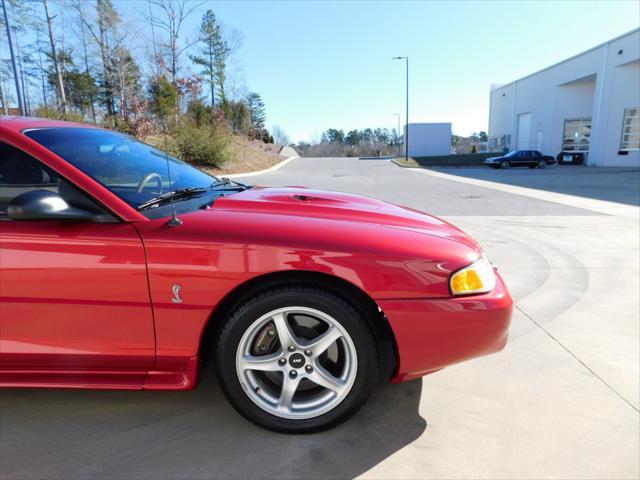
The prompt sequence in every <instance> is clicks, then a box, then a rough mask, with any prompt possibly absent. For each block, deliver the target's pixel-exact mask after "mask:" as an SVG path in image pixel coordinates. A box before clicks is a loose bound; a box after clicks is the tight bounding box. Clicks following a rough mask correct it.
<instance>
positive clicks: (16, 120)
mask: <svg viewBox="0 0 640 480" xmlns="http://www.w3.org/2000/svg"><path fill="white" fill-rule="evenodd" d="M47 127H67V128H69V127H83V128H99V127H96V126H94V125H87V124H84V123H75V122H64V121H62V120H49V119H46V118H36V117H20V116H15V115H13V116H12V115H2V116H0V128H5V129H8V130H13V131H16V132H21V131H22V130H25V129H28V128H47Z"/></svg>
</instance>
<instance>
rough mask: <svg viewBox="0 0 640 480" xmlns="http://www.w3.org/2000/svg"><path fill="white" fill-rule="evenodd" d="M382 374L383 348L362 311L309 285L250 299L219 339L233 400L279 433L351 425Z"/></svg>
mask: <svg viewBox="0 0 640 480" xmlns="http://www.w3.org/2000/svg"><path fill="white" fill-rule="evenodd" d="M325 328H326V329H325ZM324 335H327V336H324ZM333 337H336V340H335V341H334V343H331V344H330V346H329V347H328V348H327V349H325V350H322V348H324V345H321V343H322V341H324V342H325V343H326V342H329V341H330V340H331V339H332V338H333ZM316 344H318V345H319V346H318V347H317V348H316V347H315V346H314V345H316ZM327 344H328V343H327ZM285 345H286V348H285ZM306 347H308V348H306ZM258 362H262V364H260V365H259V363H258ZM255 368H260V369H259V370H255ZM262 368H264V370H261V369H262ZM378 368H379V367H378V351H377V346H376V342H375V339H374V336H373V333H372V331H371V329H370V327H369V325H368V324H367V322H366V321H365V319H364V318H363V316H362V314H361V313H360V312H359V310H358V309H357V308H355V306H354V305H352V304H351V303H350V302H349V301H347V300H346V299H344V298H341V297H339V296H336V295H334V294H333V293H330V292H326V291H323V290H316V289H312V288H307V287H282V288H276V289H272V290H269V291H266V292H263V293H261V294H258V295H256V296H253V297H252V298H249V299H248V300H247V301H245V302H244V303H242V304H241V305H240V306H239V307H237V308H236V309H235V310H234V311H233V312H232V313H231V314H230V315H229V316H228V317H227V319H226V321H225V323H224V326H223V327H222V329H221V331H220V334H219V336H218V340H217V348H216V370H217V374H218V379H219V382H220V385H221V387H222V390H223V392H224V394H225V396H226V397H227V399H228V400H229V402H230V403H231V404H232V406H233V407H234V408H235V409H236V410H237V411H238V412H239V413H240V414H241V415H242V416H244V417H245V418H246V419H248V420H250V421H251V422H253V423H255V424H257V425H259V426H262V427H264V428H267V429H269V430H275V431H280V432H287V433H310V432H316V431H321V430H325V429H328V428H330V427H333V426H335V425H338V424H340V423H342V422H344V421H346V420H347V419H348V418H350V417H351V416H352V415H354V414H355V413H356V412H357V411H358V410H359V409H360V407H362V405H363V404H364V403H365V401H366V400H367V398H368V397H369V395H370V394H371V391H372V390H373V388H374V386H375V384H376V382H377V378H378ZM292 372H295V373H292ZM294 375H295V377H294ZM316 382H319V383H316ZM294 384H295V386H294ZM321 384H323V385H321ZM327 385H328V386H327ZM291 391H293V393H290V394H286V392H291Z"/></svg>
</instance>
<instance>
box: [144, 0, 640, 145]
mask: <svg viewBox="0 0 640 480" xmlns="http://www.w3.org/2000/svg"><path fill="white" fill-rule="evenodd" d="M144 5H146V2H144ZM207 8H211V9H213V10H214V12H215V13H216V15H217V16H218V18H219V19H220V20H221V21H222V22H224V23H225V24H227V25H229V26H230V27H234V28H236V29H238V30H240V31H241V32H242V34H243V36H244V43H243V46H242V48H241V50H240V52H239V63H240V67H241V69H242V76H243V77H244V79H245V82H246V84H247V87H248V88H249V89H250V90H253V91H257V92H259V93H260V94H261V95H262V96H263V99H264V101H265V103H266V107H267V120H268V123H269V124H270V125H274V124H275V125H279V126H280V127H281V128H283V129H284V130H285V131H286V132H287V133H288V134H289V136H290V137H291V139H292V140H295V141H298V140H313V139H318V138H319V136H320V133H321V132H322V131H323V130H325V129H327V128H342V129H344V130H349V129H353V128H358V129H361V128H366V127H372V128H375V127H388V128H392V127H394V126H397V119H396V117H394V116H393V114H394V113H401V114H402V122H403V123H404V64H403V63H401V62H399V61H393V60H391V57H393V56H397V55H408V56H409V57H410V61H411V64H410V68H411V71H410V82H411V86H410V97H411V104H410V105H411V106H410V120H411V121H413V122H415V121H441V122H449V121H450V122H452V123H453V131H454V133H458V134H463V135H467V134H470V133H471V132H473V131H480V130H486V129H487V124H488V115H489V88H490V85H491V84H492V83H507V82H509V81H511V80H515V79H517V78H519V77H521V76H524V75H527V74H529V73H532V72H534V71H536V70H538V69H541V68H544V67H546V66H548V65H551V64H553V63H555V62H557V61H560V60H563V59H565V58H567V57H569V56H571V55H574V54H576V53H579V52H581V51H584V50H586V49H588V48H591V47H593V46H595V45H597V44H599V43H602V42H604V41H606V40H609V39H610V38H613V37H615V36H617V35H620V34H622V33H625V32H627V31H629V30H632V29H634V28H637V27H638V26H639V24H640V2H638V1H635V0H634V1H611V0H609V1H603V2H596V1H571V2H564V1H537V2H524V1H514V2H508V1H503V2H479V1H477V2H476V1H464V2H445V1H431V2H427V1H424V2H420V1H415V2H385V1H354V2H347V1H333V2H329V1H317V2H311V1H281V2H272V1H228V2H225V1H215V2H206V4H205V5H203V6H202V7H201V8H200V9H199V10H198V11H197V12H196V13H195V14H194V15H193V16H192V17H191V18H190V19H189V22H188V24H187V25H186V26H185V33H188V35H187V36H189V37H193V36H194V34H193V33H191V32H195V30H196V29H197V26H198V25H199V22H200V17H201V14H202V12H204V10H206V9H207Z"/></svg>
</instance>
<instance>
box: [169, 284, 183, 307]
mask: <svg viewBox="0 0 640 480" xmlns="http://www.w3.org/2000/svg"><path fill="white" fill-rule="evenodd" d="M180 290H182V287H181V286H180V285H178V284H177V283H176V284H175V285H174V286H173V287H171V291H172V292H173V298H172V299H171V301H172V302H173V303H182V297H181V296H180Z"/></svg>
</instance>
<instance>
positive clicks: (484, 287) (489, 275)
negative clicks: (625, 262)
mask: <svg viewBox="0 0 640 480" xmlns="http://www.w3.org/2000/svg"><path fill="white" fill-rule="evenodd" d="M449 286H450V287H451V293H453V294H454V295H469V294H472V293H485V292H490V291H491V290H493V288H494V287H495V286H496V274H495V273H494V271H493V266H491V263H490V262H489V260H487V257H485V256H483V257H482V258H480V260H477V261H476V262H474V263H472V264H471V265H469V266H468V267H465V268H463V269H462V270H458V271H457V272H455V273H454V274H453V275H451V279H450V280H449Z"/></svg>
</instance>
